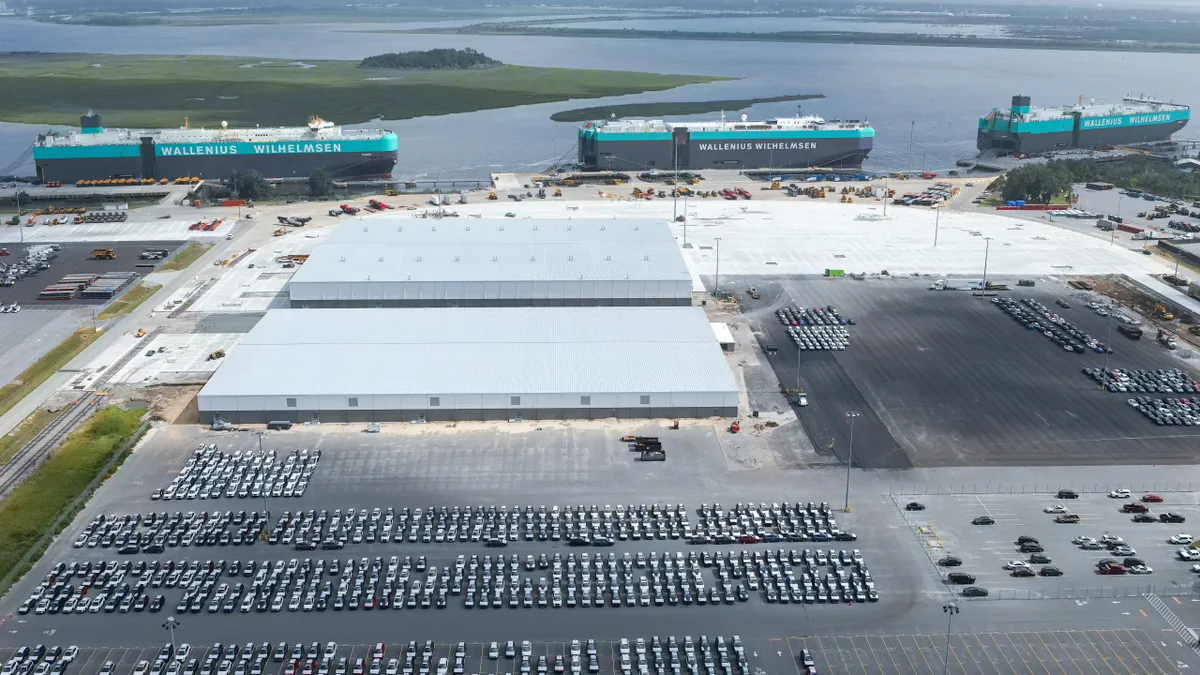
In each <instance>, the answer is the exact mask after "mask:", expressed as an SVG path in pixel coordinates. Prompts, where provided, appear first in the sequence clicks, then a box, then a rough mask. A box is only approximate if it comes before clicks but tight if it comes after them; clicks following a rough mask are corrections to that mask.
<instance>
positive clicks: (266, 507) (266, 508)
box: [254, 431, 271, 533]
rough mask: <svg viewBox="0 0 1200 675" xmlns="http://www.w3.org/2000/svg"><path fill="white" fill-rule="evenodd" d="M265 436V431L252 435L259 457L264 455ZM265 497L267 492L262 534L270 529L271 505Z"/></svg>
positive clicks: (264, 493) (264, 494)
mask: <svg viewBox="0 0 1200 675" xmlns="http://www.w3.org/2000/svg"><path fill="white" fill-rule="evenodd" d="M266 434H267V432H265V431H256V432H254V435H255V436H258V454H260V455H265V454H266V453H265V452H264V451H263V444H262V439H263V436H265V435H266ZM267 495H268V492H267V491H266V490H263V510H264V511H266V512H267V521H266V525H265V526H264V530H263V532H264V533H265V532H266V530H267V529H269V528H270V527H271V505H270V504H268V503H267Z"/></svg>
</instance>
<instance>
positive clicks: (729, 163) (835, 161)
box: [579, 115, 875, 171]
mask: <svg viewBox="0 0 1200 675" xmlns="http://www.w3.org/2000/svg"><path fill="white" fill-rule="evenodd" d="M874 141H875V130H874V129H872V128H871V125H870V124H868V123H867V122H866V121H860V120H824V119H822V118H820V117H817V116H816V115H804V116H799V115H798V116H796V117H781V118H779V119H771V120H766V121H763V122H755V121H748V120H747V119H746V116H745V115H742V118H741V120H739V121H727V120H725V119H724V118H722V119H721V120H720V121H715V122H664V121H663V120H602V121H598V122H588V123H587V124H585V125H584V126H583V127H582V128H580V129H579V163H580V164H582V165H583V166H584V168H586V169H589V170H600V171H644V170H648V169H659V170H663V171H669V170H674V169H680V170H683V169H688V170H702V169H803V168H809V167H814V168H816V167H820V168H854V169H856V168H858V167H860V166H862V163H863V160H864V159H866V157H867V154H868V153H870V152H871V148H872V145H873V143H874Z"/></svg>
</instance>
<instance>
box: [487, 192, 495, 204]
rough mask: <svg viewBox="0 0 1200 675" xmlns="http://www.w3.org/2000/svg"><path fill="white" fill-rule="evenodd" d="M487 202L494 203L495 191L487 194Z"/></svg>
mask: <svg viewBox="0 0 1200 675" xmlns="http://www.w3.org/2000/svg"><path fill="white" fill-rule="evenodd" d="M488 200H490V201H493V202H494V201H496V191H495V190H492V191H491V192H489V193H488Z"/></svg>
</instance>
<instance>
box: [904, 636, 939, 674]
mask: <svg viewBox="0 0 1200 675" xmlns="http://www.w3.org/2000/svg"><path fill="white" fill-rule="evenodd" d="M908 637H910V638H912V641H913V644H914V645H916V647H917V654H919V655H920V656H921V660H922V661H924V662H925V667H926V668H928V669H929V673H930V675H937V671H936V670H934V669H933V665H932V664H930V663H929V659H927V658H925V652H923V651H921V643H920V642H919V641H917V636H915V635H909V636H908Z"/></svg>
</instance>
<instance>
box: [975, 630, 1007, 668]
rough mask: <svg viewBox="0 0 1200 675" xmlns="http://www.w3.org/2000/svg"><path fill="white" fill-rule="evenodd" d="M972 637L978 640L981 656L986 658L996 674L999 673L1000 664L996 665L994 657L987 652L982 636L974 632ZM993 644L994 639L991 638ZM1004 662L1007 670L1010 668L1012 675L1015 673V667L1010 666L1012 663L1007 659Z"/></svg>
mask: <svg viewBox="0 0 1200 675" xmlns="http://www.w3.org/2000/svg"><path fill="white" fill-rule="evenodd" d="M974 637H975V642H978V643H979V653H980V654H983V657H984V658H985V659H987V662H988V663H989V664H991V666H992V670H994V671H996V675H1001V673H1000V666H998V665H996V664H997V661H996V659H994V658H992V655H991V654H988V650H987V645H985V644H983V638H981V637H979V634H978V633H975V634H974ZM995 644H996V641H995V640H994V639H993V640H992V645H993V646H995ZM1004 663H1005V665H1007V666H1008V669H1009V670H1011V671H1012V672H1013V675H1016V673H1017V671H1016V669H1015V668H1013V667H1012V664H1011V663H1009V662H1008V661H1007V660H1005V662H1004ZM980 670H983V669H982V668H980Z"/></svg>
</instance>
